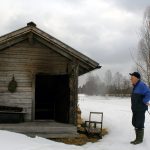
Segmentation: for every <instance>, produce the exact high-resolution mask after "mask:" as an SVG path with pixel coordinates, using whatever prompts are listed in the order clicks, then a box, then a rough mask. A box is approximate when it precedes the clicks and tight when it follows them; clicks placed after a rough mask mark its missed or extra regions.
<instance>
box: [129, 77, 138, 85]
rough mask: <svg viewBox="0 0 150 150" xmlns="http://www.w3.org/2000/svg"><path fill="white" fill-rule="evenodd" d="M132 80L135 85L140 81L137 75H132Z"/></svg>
mask: <svg viewBox="0 0 150 150" xmlns="http://www.w3.org/2000/svg"><path fill="white" fill-rule="evenodd" d="M130 80H131V83H132V84H133V85H135V84H136V83H137V82H138V81H139V79H138V78H137V77H135V76H131V78H130Z"/></svg>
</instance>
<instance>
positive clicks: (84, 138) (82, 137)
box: [51, 129, 108, 146]
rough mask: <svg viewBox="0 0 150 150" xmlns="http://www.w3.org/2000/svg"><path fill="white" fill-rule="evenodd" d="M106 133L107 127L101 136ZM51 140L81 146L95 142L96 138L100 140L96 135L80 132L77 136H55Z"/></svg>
mask: <svg viewBox="0 0 150 150" xmlns="http://www.w3.org/2000/svg"><path fill="white" fill-rule="evenodd" d="M106 134H108V131H107V129H103V130H102V136H105V135H106ZM51 140H53V141H56V142H62V143H65V144H73V145H78V146H81V145H84V144H86V143H88V142H92V143H95V142H97V141H98V140H100V138H99V137H98V136H88V135H87V134H81V133H80V134H79V136H78V137H75V138H55V139H51Z"/></svg>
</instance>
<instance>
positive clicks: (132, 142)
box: [130, 128, 138, 144]
mask: <svg viewBox="0 0 150 150" xmlns="http://www.w3.org/2000/svg"><path fill="white" fill-rule="evenodd" d="M137 130H138V129H136V128H135V136H136V138H135V140H133V141H131V142H130V143H131V144H134V142H135V141H136V139H137Z"/></svg>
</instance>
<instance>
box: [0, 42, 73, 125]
mask: <svg viewBox="0 0 150 150" xmlns="http://www.w3.org/2000/svg"><path fill="white" fill-rule="evenodd" d="M67 70H68V60H67V59H66V58H65V57H62V56H61V55H59V54H58V53H56V52H54V51H53V50H51V49H50V48H48V47H46V46H44V45H43V44H40V43H39V42H36V41H34V44H31V43H29V42H28V41H24V42H21V43H19V44H17V45H14V46H11V47H9V48H7V49H5V50H2V51H0V105H7V106H10V105H11V106H18V107H23V109H24V112H26V113H27V115H26V117H25V120H26V121H29V120H32V119H33V111H34V91H35V75H36V74H37V73H47V74H55V75H56V74H66V73H67ZM13 75H14V77H15V80H16V81H17V84H18V87H17V91H16V92H15V93H10V92H9V91H8V84H9V82H10V81H11V79H12V77H13ZM71 122H72V121H71Z"/></svg>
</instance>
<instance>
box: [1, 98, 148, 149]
mask: <svg viewBox="0 0 150 150" xmlns="http://www.w3.org/2000/svg"><path fill="white" fill-rule="evenodd" d="M79 99H80V100H79V106H80V108H81V111H82V117H83V118H84V119H85V120H88V117H89V112H90V111H98V112H103V113H104V124H103V126H104V128H107V129H108V132H109V134H108V135H105V136H104V137H103V139H102V140H99V141H98V142H96V143H87V144H85V145H83V146H75V145H67V144H63V143H58V142H54V141H51V140H47V139H44V138H40V137H35V138H30V137H27V136H25V135H23V134H17V133H13V132H8V131H2V130H0V149H1V150H91V149H92V150H146V149H150V115H149V114H148V113H146V122H145V139H144V142H143V143H142V144H139V145H131V144H130V141H131V140H133V139H134V137H135V135H134V129H133V127H132V125H131V110H130V99H129V98H112V97H111V98H110V97H100V96H86V95H79Z"/></svg>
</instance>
